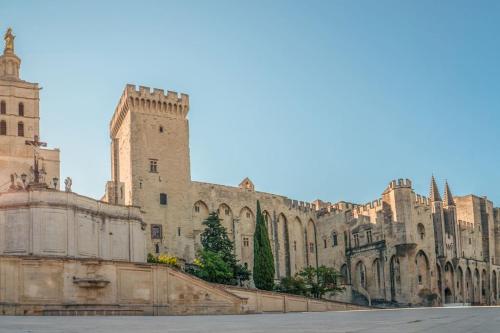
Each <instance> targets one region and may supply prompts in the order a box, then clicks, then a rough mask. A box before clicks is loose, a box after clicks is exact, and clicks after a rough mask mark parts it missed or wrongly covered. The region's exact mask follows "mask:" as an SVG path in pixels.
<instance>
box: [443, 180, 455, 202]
mask: <svg viewBox="0 0 500 333" xmlns="http://www.w3.org/2000/svg"><path fill="white" fill-rule="evenodd" d="M444 205H445V206H455V200H453V195H452V194H451V191H450V186H449V185H448V181H446V182H445V184H444Z"/></svg>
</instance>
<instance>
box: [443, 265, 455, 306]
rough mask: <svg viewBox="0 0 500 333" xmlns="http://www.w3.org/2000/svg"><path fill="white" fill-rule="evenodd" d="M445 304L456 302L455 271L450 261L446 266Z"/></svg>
mask: <svg viewBox="0 0 500 333" xmlns="http://www.w3.org/2000/svg"><path fill="white" fill-rule="evenodd" d="M444 302H445V303H454V302H455V271H454V269H453V265H452V264H451V263H450V262H449V261H448V262H446V264H445V265H444Z"/></svg>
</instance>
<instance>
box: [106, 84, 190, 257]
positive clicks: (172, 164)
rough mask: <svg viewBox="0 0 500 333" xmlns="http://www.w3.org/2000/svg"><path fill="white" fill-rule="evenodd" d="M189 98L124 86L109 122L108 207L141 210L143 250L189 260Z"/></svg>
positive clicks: (169, 92) (172, 93) (145, 88)
mask: <svg viewBox="0 0 500 333" xmlns="http://www.w3.org/2000/svg"><path fill="white" fill-rule="evenodd" d="M188 111H189V97H188V95H186V94H180V95H179V94H177V93H176V92H172V91H168V92H167V93H165V92H164V91H163V90H162V89H153V90H152V91H151V89H150V88H148V87H143V86H140V87H139V88H138V89H136V87H135V86H134V85H130V84H129V85H127V86H126V87H125V90H124V92H123V94H122V96H121V98H120V101H119V102H118V106H117V107H116V110H115V113H114V115H113V118H112V120H111V123H110V137H111V174H112V181H110V182H108V185H107V190H106V197H107V200H108V201H109V202H113V203H120V204H126V205H134V206H140V207H141V209H142V210H143V211H144V213H145V222H146V223H147V224H148V229H149V235H148V239H149V242H148V250H149V252H152V253H155V252H156V253H160V252H161V253H165V252H168V253H171V254H175V255H177V256H179V257H181V258H185V259H189V258H192V257H193V255H194V254H193V244H192V242H193V241H192V234H193V231H192V225H191V223H189V221H190V220H191V205H190V203H189V188H190V184H191V173H190V160H189V127H188V119H187V114H188Z"/></svg>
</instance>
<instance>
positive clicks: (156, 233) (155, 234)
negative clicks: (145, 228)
mask: <svg viewBox="0 0 500 333" xmlns="http://www.w3.org/2000/svg"><path fill="white" fill-rule="evenodd" d="M151 239H163V230H162V225H161V224H151Z"/></svg>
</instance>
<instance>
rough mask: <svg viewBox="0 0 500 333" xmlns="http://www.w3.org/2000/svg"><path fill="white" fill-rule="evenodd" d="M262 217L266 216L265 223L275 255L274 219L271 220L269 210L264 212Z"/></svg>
mask: <svg viewBox="0 0 500 333" xmlns="http://www.w3.org/2000/svg"><path fill="white" fill-rule="evenodd" d="M262 216H264V222H265V223H266V228H267V234H268V237H269V242H270V243H271V248H272V249H273V254H274V244H273V243H274V232H273V229H274V228H273V219H272V218H271V214H269V212H268V211H267V210H264V211H262Z"/></svg>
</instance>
